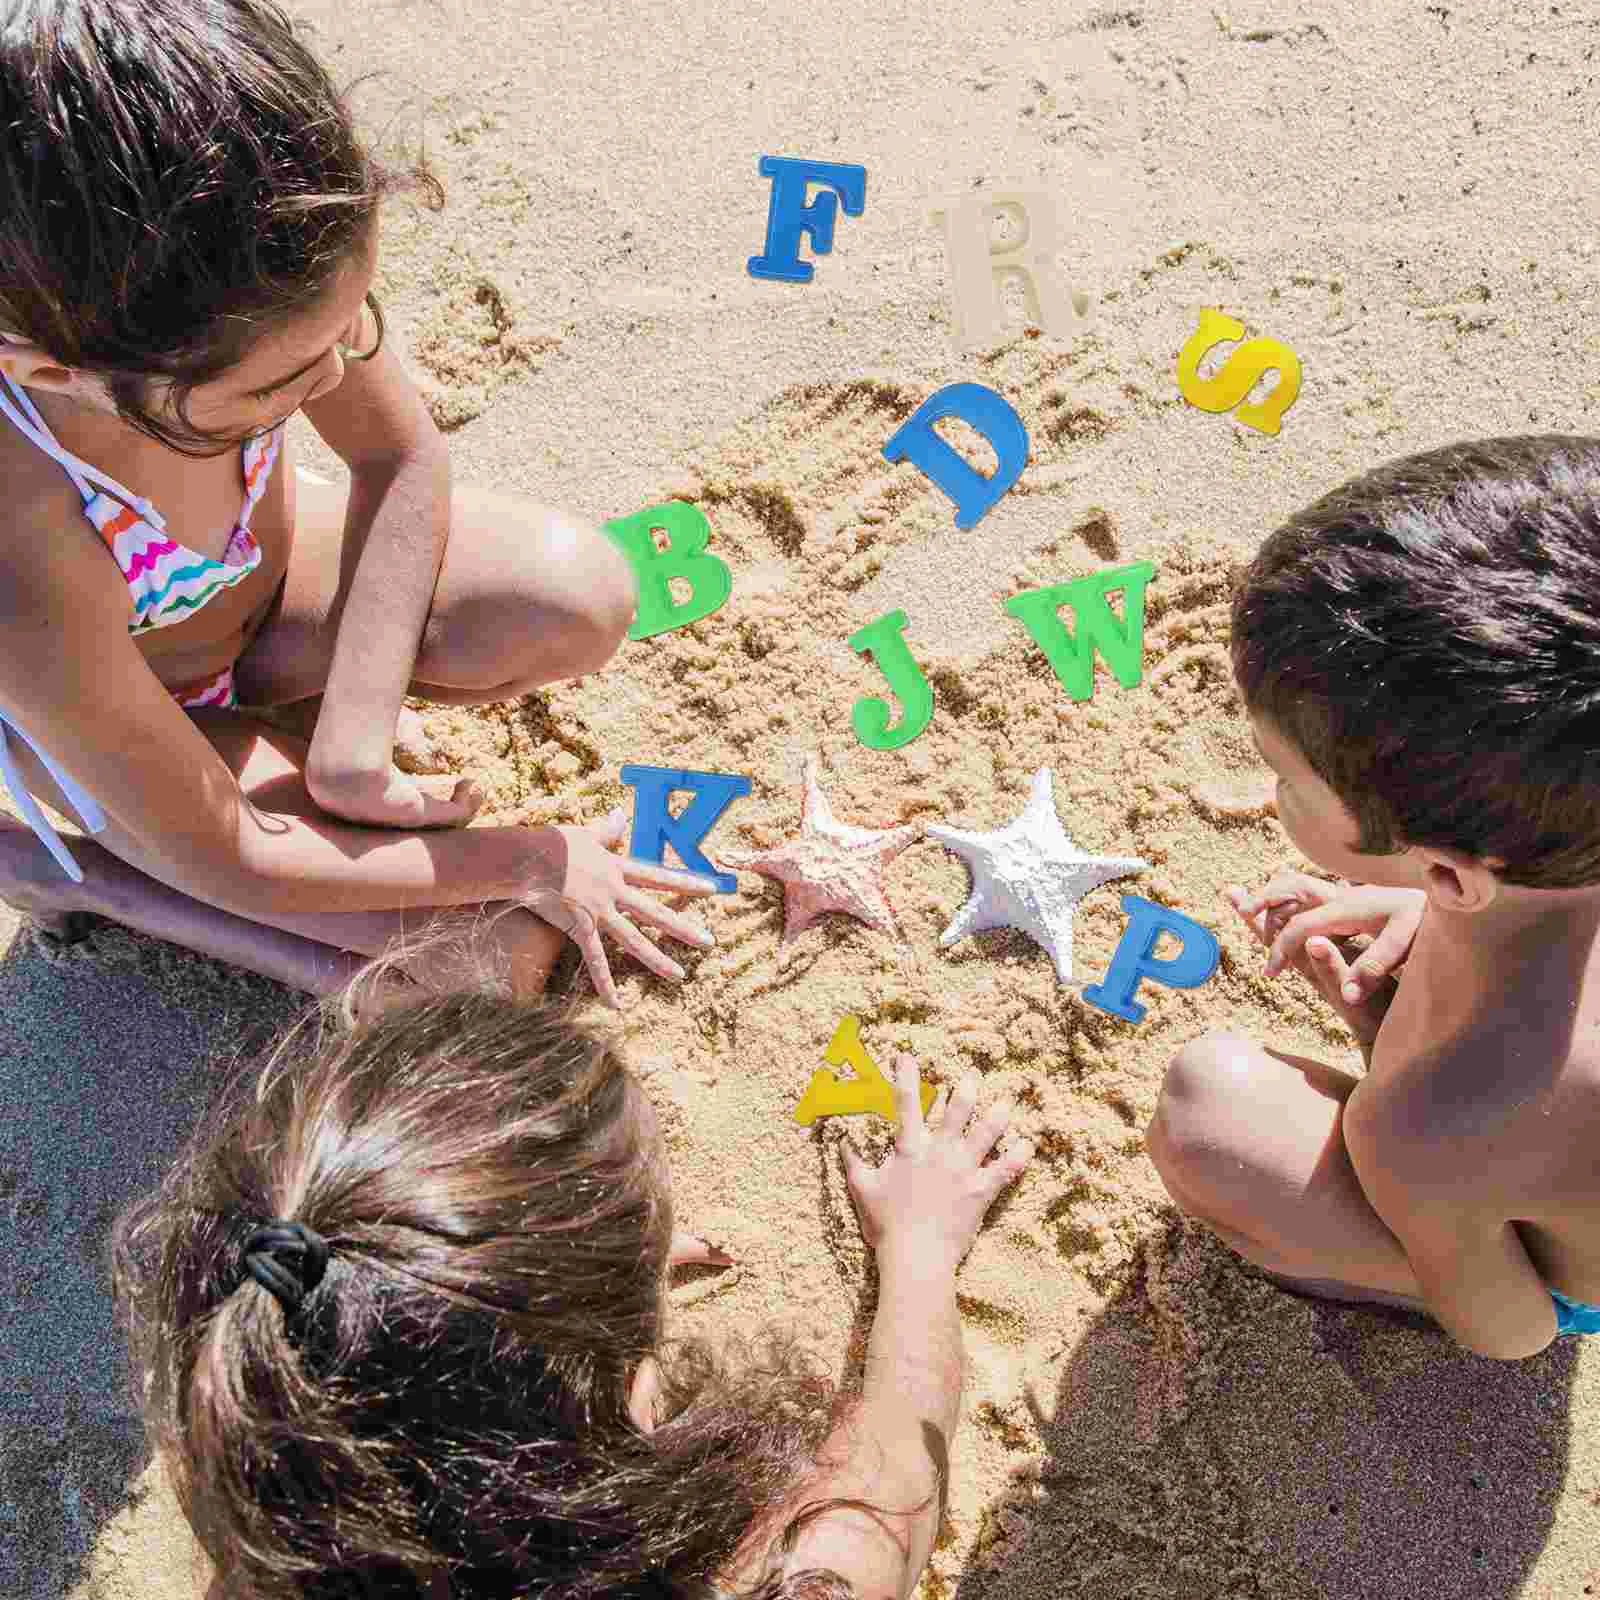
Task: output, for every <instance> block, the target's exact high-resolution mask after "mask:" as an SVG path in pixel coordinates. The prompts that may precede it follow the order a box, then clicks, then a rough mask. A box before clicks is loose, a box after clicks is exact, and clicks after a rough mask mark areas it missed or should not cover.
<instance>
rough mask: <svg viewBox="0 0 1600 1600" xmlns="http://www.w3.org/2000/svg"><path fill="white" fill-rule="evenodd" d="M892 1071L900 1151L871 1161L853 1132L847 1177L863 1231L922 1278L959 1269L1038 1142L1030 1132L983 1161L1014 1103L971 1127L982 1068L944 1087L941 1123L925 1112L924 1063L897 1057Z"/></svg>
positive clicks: (881, 1251) (884, 1255)
mask: <svg viewBox="0 0 1600 1600" xmlns="http://www.w3.org/2000/svg"><path fill="white" fill-rule="evenodd" d="M886 1076H887V1077H888V1078H889V1080H890V1082H891V1083H892V1084H893V1086H894V1100H895V1114H896V1115H897V1116H898V1117H899V1119H900V1126H899V1131H898V1132H897V1133H896V1135H895V1145H894V1154H893V1155H891V1156H890V1157H889V1159H888V1160H887V1161H885V1162H884V1164H883V1165H882V1166H881V1167H869V1166H868V1165H867V1164H866V1162H865V1161H864V1160H863V1159H862V1157H861V1154H860V1152H859V1151H858V1150H857V1149H856V1147H855V1146H854V1145H853V1144H851V1143H850V1142H849V1141H848V1140H846V1141H845V1145H844V1167H845V1178H846V1180H847V1182H848V1183H849V1186H850V1196H851V1199H853V1200H854V1201H855V1207H856V1215H857V1216H858V1217H859V1218H860V1219H861V1232H862V1235H863V1237H864V1238H865V1239H866V1241H867V1243H868V1244H869V1245H871V1246H872V1248H873V1249H874V1250H875V1251H877V1253H878V1259H879V1261H880V1263H887V1262H888V1261H890V1260H893V1261H895V1262H898V1263H902V1264H905V1265H906V1266H908V1267H909V1268H910V1270H912V1271H913V1272H915V1273H916V1275H917V1276H918V1277H920V1278H926V1277H931V1276H934V1275H936V1274H939V1273H942V1272H949V1273H951V1274H952V1275H953V1274H954V1273H955V1269H956V1268H957V1267H958V1266H959V1265H960V1263H961V1258H962V1257H963V1256H964V1255H965V1254H966V1253H967V1251H968V1250H969V1249H970V1248H971V1246H972V1241H973V1240H974V1239H975V1238H976V1237H977V1234H978V1229H979V1227H981V1226H982V1223H983V1218H984V1214H985V1213H986V1212H987V1211H988V1209H989V1207H990V1206H991V1205H992V1204H993V1203H994V1199H995V1196H996V1195H998V1194H999V1193H1000V1191H1001V1190H1002V1189H1003V1188H1005V1186H1006V1185H1007V1184H1008V1183H1010V1182H1011V1181H1012V1180H1013V1179H1014V1178H1015V1177H1016V1176H1017V1174H1018V1173H1020V1172H1021V1171H1022V1169H1023V1168H1024V1167H1025V1166H1027V1164H1028V1162H1029V1161H1030V1160H1031V1159H1032V1157H1033V1146H1032V1145H1031V1144H1030V1143H1028V1141H1027V1140H1022V1141H1020V1142H1019V1143H1017V1144H1015V1145H1013V1146H1012V1147H1011V1148H1010V1149H1008V1150H1007V1151H1005V1153H1004V1154H1003V1155H1001V1156H1000V1157H999V1159H998V1160H996V1161H995V1162H993V1163H992V1164H991V1165H989V1166H985V1165H984V1164H983V1162H984V1158H985V1157H986V1156H987V1155H988V1154H989V1153H990V1151H992V1150H993V1149H994V1147H995V1144H996V1142H997V1141H998V1140H999V1138H1000V1136H1001V1135H1002V1134H1003V1133H1004V1132H1005V1131H1006V1125H1007V1124H1008V1123H1009V1122H1010V1120H1011V1113H1012V1110H1013V1109H1014V1108H1013V1106H1012V1104H1011V1102H1010V1101H1009V1100H1001V1101H999V1102H998V1103H997V1104H996V1105H994V1106H992V1107H991V1108H990V1109H989V1110H988V1111H987V1112H986V1113H985V1114H984V1115H983V1116H981V1117H979V1118H978V1119H977V1120H976V1121H975V1122H973V1124H972V1127H971V1129H970V1130H969V1129H968V1128H967V1122H968V1119H969V1118H970V1117H971V1116H972V1111H973V1107H974V1106H975V1105H976V1104H977V1100H978V1075H977V1074H976V1073H975V1072H969V1073H968V1074H967V1075H966V1077H964V1078H963V1079H962V1080H961V1082H960V1084H959V1085H957V1087H956V1090H955V1092H954V1093H953V1094H951V1093H950V1092H949V1091H948V1090H946V1091H943V1093H942V1094H941V1097H940V1098H941V1099H942V1100H943V1101H944V1117H943V1120H942V1122H941V1123H940V1125H939V1127H938V1128H936V1129H930V1128H929V1127H928V1125H927V1124H926V1123H925V1122H924V1121H923V1118H922V1095H921V1089H920V1086H919V1084H918V1081H917V1065H916V1063H915V1062H914V1061H913V1060H912V1059H911V1058H910V1057H909V1056H901V1057H899V1058H898V1060H896V1061H894V1062H891V1063H890V1065H889V1068H888V1072H887V1073H886ZM937 1105H938V1102H937V1101H936V1102H935V1107H937ZM930 1109H934V1108H933V1107H931V1108H930Z"/></svg>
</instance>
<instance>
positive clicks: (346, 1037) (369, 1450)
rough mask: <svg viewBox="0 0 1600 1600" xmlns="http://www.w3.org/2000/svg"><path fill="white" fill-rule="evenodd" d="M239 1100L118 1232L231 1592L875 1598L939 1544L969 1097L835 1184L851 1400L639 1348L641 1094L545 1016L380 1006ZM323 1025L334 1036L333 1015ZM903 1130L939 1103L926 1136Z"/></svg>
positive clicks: (1013, 1159) (766, 1354)
mask: <svg viewBox="0 0 1600 1600" xmlns="http://www.w3.org/2000/svg"><path fill="white" fill-rule="evenodd" d="M359 1009H360V1013H361V1018H362V1020H360V1021H354V1022H352V1021H348V1020H346V1021H343V1022H328V1021H324V1023H323V1024H322V1025H321V1026H320V1027H318V1028H311V1027H304V1028H302V1029H301V1030H299V1031H298V1032H296V1033H294V1034H291V1036H290V1037H289V1038H288V1039H287V1040H286V1041H285V1042H284V1043H283V1044H281V1045H280V1046H279V1047H278V1048H277V1049H276V1050H275V1051H274V1052H273V1053H272V1055H271V1056H270V1058H269V1059H268V1060H267V1062H266V1064H265V1066H264V1067H263V1068H262V1069H261V1070H260V1071H259V1073H258V1074H255V1075H253V1076H247V1075H241V1076H240V1077H238V1078H237V1079H236V1082H235V1087H234V1089H233V1091H232V1092H231V1093H230V1094H227V1095H226V1096H225V1097H224V1098H223V1100H222V1101H221V1103H220V1104H219V1106H218V1108H217V1110H216V1111H215V1112H214V1113H213V1115H212V1117H211V1118H210V1120H209V1121H208V1122H207V1123H206V1124H205V1125H204V1126H203V1127H202V1128H201V1129H200V1131H199V1132H198V1133H197V1134H196V1135H195V1137H194V1138H193V1140H192V1142H191V1143H190V1145H189V1147H188V1148H187V1150H186V1151H185V1152H184V1154H183V1156H182V1157H181V1159H180V1160H179V1162H178V1164H177V1165H176V1167H175V1168H174V1170H173V1171H172V1172H171V1173H170V1174H169V1176H168V1177H167V1179H166V1180H165V1182H164V1183H163V1184H162V1186H161V1188H160V1190H159V1191H158V1192H157V1193H155V1194H153V1195H151V1196H150V1197H148V1198H147V1199H146V1200H144V1201H142V1202H140V1203H139V1204H138V1205H137V1206H135V1207H134V1208H133V1209H131V1210H130V1211H129V1212H128V1213H126V1214H125V1215H124V1216H123V1217H122V1218H121V1219H120V1220H119V1223H118V1225H117V1229H116V1233H115V1243H114V1252H115V1264H116V1285H117V1293H118V1297H119V1301H120V1303H121V1305H122V1307H123V1308H124V1311H125V1313H126V1314H127V1316H128V1319H129V1322H130V1327H131V1332H132V1344H133V1350H134V1355H135V1371H136V1374H137V1384H138V1390H139V1394H140V1397H141V1401H142V1403H143V1405H144V1407H145V1410H146V1414H147V1417H148V1420H149V1425H150V1429H151V1433H152V1437H153V1441H154V1442H155V1443H156V1444H157V1446H158V1447H159V1448H161V1449H162V1451H163V1452H164V1454H165V1457H166V1459H167V1462H168V1467H169V1471H170V1473H171V1475H172V1477H173V1480H174V1481H175V1484H176V1487H177V1492H178V1495H179V1499H180V1502H181V1503H182V1505H183V1507H184V1510H185V1512H186V1514H187V1516H188V1517H189V1519H190V1522H191V1524H192V1526H193V1527H194V1530H195V1532H196V1534H197V1535H198V1537H199V1540H200V1542H201V1544H202V1546H203V1547H204V1549H205V1550H206V1552H207V1553H208V1555H209V1556H210V1558H211V1560H212V1562H213V1563H214V1564H215V1565H216V1567H217V1569H218V1573H219V1579H218V1584H217V1586H216V1588H215V1590H214V1593H216V1594H218V1595H222V1594H225V1595H227V1596H228V1597H229V1600H289V1597H294V1600H346V1597H348V1600H354V1597H357V1596H360V1597H363V1600H365V1597H369V1596H384V1597H402V1596H404V1597H417V1600H444V1597H450V1600H489V1597H491V1596H492V1597H496V1600H513V1597H515V1600H533V1597H540V1600H589V1597H598V1596H602V1595H604V1596H616V1597H643V1596H682V1597H701V1600H703V1597H708V1596H712V1595H718V1594H725V1595H727V1594H735V1593H737V1594H740V1595H750V1596H760V1597H761V1600H780V1597H782V1600H801V1597H811V1596H817V1597H826V1600H844V1597H846V1596H851V1595H853V1596H856V1597H858V1600H881V1597H885V1596H904V1595H906V1594H908V1593H909V1592H910V1589H911V1587H912V1586H913V1585H914V1583H915V1582H916V1579H917V1576H918V1574H919V1573H920V1571H921V1569H922V1566H923V1564H924V1562H925V1561H926V1559H927V1555H928V1552H929V1550H930V1548H931V1546H932V1542H933V1538H934V1535H935V1533H936V1532H937V1527H938V1522H939V1516H940V1511H941V1508H942V1501H943V1493H942V1491H943V1486H944V1479H945V1473H946V1451H947V1449H948V1445H949V1440H950V1436H951V1434H952V1433H953V1431H954V1428H955V1423H956V1418H957V1408H958V1401H959V1392H960V1383H961V1336H960V1323H959V1319H958V1315H957V1311H956V1304H955V1272H956V1267H957V1265H958V1263H959V1262H960V1259H961V1257H962V1256H963V1254H964V1253H965V1251H966V1249H967V1247H968V1246H969V1245H970V1243H971V1241H972V1239H973V1237H974V1236H975V1234H976V1232H977V1229H978V1227H979V1225H980V1223H981V1221H982V1219H983V1216H984V1213H985V1211H986V1210H987V1209H988V1206H989V1204H990V1203H991V1202H992V1201H993V1199H994V1198H995V1196H996V1195H997V1194H998V1193H999V1192H1000V1190H1001V1189H1002V1188H1003V1187H1004V1186H1005V1185H1006V1184H1007V1183H1009V1182H1010V1181H1011V1180H1012V1179H1013V1178H1014V1177H1015V1176H1016V1175H1017V1174H1018V1173H1019V1172H1020V1171H1021V1170H1022V1168H1023V1166H1024V1165H1025V1163H1026V1162H1027V1160H1028V1159H1029V1156H1030V1155H1031V1151H1030V1149H1029V1148H1028V1146H1027V1145H1026V1144H1025V1143H1021V1144H1017V1145H1015V1146H1014V1147H1011V1148H1008V1149H1007V1150H1006V1151H1005V1152H1004V1153H1002V1154H1000V1155H999V1156H997V1157H996V1158H995V1159H994V1160H993V1161H991V1162H989V1163H988V1164H985V1158H986V1157H987V1156H988V1155H989V1153H990V1151H991V1150H992V1149H993V1148H994V1146H995V1144H996V1142H997V1141H998V1140H999V1139H1000V1137H1001V1136H1002V1135H1003V1133H1004V1131H1005V1129H1006V1126H1007V1123H1008V1120H1009V1117H1010V1114H1011V1107H1010V1106H1009V1105H1008V1104H1004V1103H1002V1104H1000V1105H997V1106H995V1107H994V1108H992V1109H991V1110H989V1111H988V1112H987V1113H986V1114H984V1115H982V1116H979V1117H977V1118H975V1119H973V1121H972V1125H971V1127H970V1129H969V1128H968V1126H967V1124H968V1120H969V1118H972V1114H973V1111H974V1105H975V1100H976V1093H977V1079H976V1077H975V1076H969V1077H968V1078H967V1079H966V1080H964V1081H963V1082H962V1083H961V1084H960V1085H959V1086H958V1087H957V1088H956V1089H955V1091H954V1092H953V1093H951V1094H949V1095H948V1097H947V1100H946V1103H945V1110H944V1113H943V1117H942V1120H941V1121H940V1122H939V1123H938V1125H937V1126H935V1127H932V1128H930V1127H929V1126H928V1125H927V1124H926V1123H925V1122H924V1119H923V1113H922V1109H921V1106H920V1103H919V1099H918V1089H917V1072H916V1068H915V1067H914V1065H912V1064H911V1063H909V1062H905V1061H903V1062H901V1063H900V1064H899V1065H898V1066H897V1067H896V1068H895V1069H894V1070H893V1074H892V1076H893V1080H894V1084H895V1097H896V1104H897V1112H898V1116H899V1119H900V1127H899V1132H898V1136H897V1143H896V1148H895V1150H894V1152H893V1154H892V1155H891V1156H890V1157H889V1158H888V1159H887V1161H886V1162H885V1163H884V1164H883V1165H882V1166H880V1167H876V1168H874V1167H871V1166H869V1165H867V1164H866V1163H864V1162H863V1161H862V1160H861V1158H860V1157H859V1156H858V1155H856V1154H855V1153H854V1151H853V1150H852V1148H851V1146H850V1145H849V1144H848V1142H846V1144H845V1146H844V1150H845V1167H846V1176H847V1180H848V1184H849V1188H850V1191H851V1193H852V1195H853V1197H854V1200H855V1203H856V1208H857V1212H858V1215H859V1217H860V1219H861V1223H862V1227H863V1231H864V1233H865V1236H866V1238H867V1241H868V1243H869V1244H871V1245H872V1246H873V1247H874V1249H875V1251H876V1258H877V1266H878V1279H879V1297H878V1306H877V1311H876V1316H875V1320H874V1322H873V1327H872V1333H871V1338H870V1342H869V1346H868V1351H867V1361H866V1366H865V1370H864V1379H863V1384H862V1388H861V1392H860V1393H859V1395H855V1396H851V1397H846V1396H844V1395H842V1394H841V1393H840V1392H839V1390H838V1388H837V1387H836V1385H835V1384H834V1383H833V1382H831V1381H830V1380H829V1379H828V1378H827V1377H826V1376H825V1375H824V1374H822V1373H821V1372H820V1371H819V1370H818V1369H817V1368H816V1366H815V1365H813V1364H812V1362H811V1361H809V1360H808V1359H807V1358H806V1357H805V1356H804V1355H803V1354H802V1352H801V1351H800V1350H799V1349H798V1348H797V1347H796V1346H795V1345H794V1343H793V1342H792V1341H791V1340H790V1339H788V1338H787V1337H785V1336H784V1335H783V1334H782V1333H781V1332H778V1331H774V1332H773V1333H772V1334H771V1335H770V1336H769V1337H768V1338H767V1339H766V1340H765V1341H762V1342H759V1343H757V1344H755V1345H752V1346H747V1347H746V1348H745V1349H744V1350H743V1352H742V1354H729V1353H727V1352H720V1353H719V1352H718V1351H716V1350H714V1349H713V1348H712V1347H711V1346H710V1345H708V1344H707V1343H704V1342H701V1341H697V1340H687V1339H674V1338H672V1337H670V1336H669V1330H668V1329H667V1327H666V1324H665V1312H666V1301H665V1285H666V1279H667V1275H668V1271H669V1268H670V1266H671V1264H672V1263H673V1261H674V1260H681V1259H705V1258H706V1257H707V1255H708V1254H709V1252H708V1250H707V1248H706V1247H704V1246H701V1245H699V1244H698V1242H697V1241H693V1240H691V1239H689V1238H688V1236H687V1235H682V1234H679V1235H677V1236H676V1238H675V1235H674V1228H673V1219H672V1203H671V1197H670V1192H669V1188H668V1179H667V1172H666V1167H665V1163H664V1158H663V1149H662V1142H661V1138H660V1135H659V1133H658V1130H657V1127H656V1122H655V1117H654V1113H653V1111H652V1109H651V1106H650V1102H649V1099H648V1097H647V1096H646V1094H645V1093H644V1091H643V1089H642V1088H641V1087H640V1085H639V1083H638V1082H637V1080H636V1079H635V1078H634V1077H633V1076H632V1074H631V1073H630V1072H629V1071H628V1070H627V1067H626V1066H625V1064H624V1063H623V1061H622V1059H621V1058H620V1056H619V1055H618V1054H617V1052H616V1051H615V1050H614V1049H613V1048H611V1046H610V1045H609V1044H608V1043H607V1042H606V1040H605V1038H604V1037H602V1036H601V1035H600V1034H598V1033H596V1032H594V1031H592V1030H591V1029H590V1028H588V1027H586V1026H585V1025H583V1024H582V1023H581V1022H580V1021H578V1020H577V1019H576V1017H575V1015H574V1014H573V1013H572V1012H571V1011H570V1010H569V1009H563V1008H558V1007H555V1006H552V1005H544V1006H530V1005H528V1004H526V1003H522V1002H518V1001H515V1000H512V999H509V998H507V997H506V996H505V995H504V993H499V994H497V993H494V992H492V988H491V987H490V986H485V987H481V988H479V989H478V990H476V991H475V992H464V993H459V994H454V995H446V996H443V997H439V996H428V995H426V994H424V995H422V996H420V997H419V998H415V999H410V1000H408V999H405V998H404V997H400V998H396V997H395V995H394V994H393V993H391V994H390V995H389V996H388V999H387V1003H386V1004H384V1005H382V1006H381V1007H378V1006H369V1007H362V1008H359ZM352 1014H353V1013H352ZM932 1115H934V1116H935V1117H937V1115H938V1112H937V1109H935V1111H934V1112H933V1113H932Z"/></svg>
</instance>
